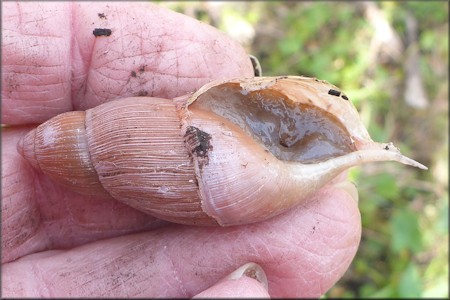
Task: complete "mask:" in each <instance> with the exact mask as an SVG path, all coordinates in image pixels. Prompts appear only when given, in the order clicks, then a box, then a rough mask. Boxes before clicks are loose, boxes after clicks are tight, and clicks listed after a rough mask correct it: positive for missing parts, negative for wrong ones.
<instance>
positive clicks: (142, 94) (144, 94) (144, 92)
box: [138, 90, 148, 97]
mask: <svg viewBox="0 0 450 300" xmlns="http://www.w3.org/2000/svg"><path fill="white" fill-rule="evenodd" d="M147 95H148V91H146V90H140V91H139V92H138V97H144V96H147Z"/></svg>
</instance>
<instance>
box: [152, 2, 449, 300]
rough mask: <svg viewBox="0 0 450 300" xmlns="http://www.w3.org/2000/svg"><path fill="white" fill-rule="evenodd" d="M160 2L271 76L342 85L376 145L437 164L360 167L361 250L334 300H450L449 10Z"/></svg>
mask: <svg viewBox="0 0 450 300" xmlns="http://www.w3.org/2000/svg"><path fill="white" fill-rule="evenodd" d="M161 5H164V6H166V7H169V8H171V9H174V10H176V11H179V12H182V13H184V14H187V15H190V16H192V17H194V18H197V19H199V20H201V21H203V22H206V23H209V24H211V25H213V26H215V27H217V28H219V29H221V30H223V31H224V32H226V33H227V34H228V35H230V36H232V37H233V38H235V39H236V40H237V41H238V42H240V43H241V44H242V45H243V46H244V47H245V48H246V49H247V51H248V52H249V53H252V54H253V55H255V56H256V57H258V58H259V60H260V62H261V65H262V69H263V75H265V76H273V75H306V76H312V77H317V78H320V79H325V80H327V81H329V82H331V83H333V84H335V85H336V86H339V87H340V88H342V90H344V91H345V93H346V94H347V95H348V96H349V98H350V99H351V100H352V101H353V103H354V104H355V105H356V107H357V109H358V110H359V112H360V114H361V118H362V120H363V122H364V123H365V125H366V126H367V128H368V130H369V132H370V134H371V136H372V137H373V139H374V140H375V141H380V142H381V141H393V142H394V143H395V144H396V145H397V146H398V147H399V148H400V149H401V150H402V152H403V153H404V154H406V155H407V156H409V157H412V158H413V159H415V160H418V161H419V162H421V163H423V164H425V165H427V166H428V167H429V170H428V171H422V170H419V169H415V168H412V167H407V166H402V165H399V164H396V163H377V164H368V165H365V166H362V167H358V168H353V169H352V170H351V172H350V175H349V176H350V179H351V180H352V181H353V182H355V183H356V185H357V186H358V190H359V197H360V202H359V207H360V210H361V217H362V224H363V232H362V239H361V244H360V248H359V250H358V253H357V255H356V257H355V259H354V261H353V263H352V265H351V266H350V268H349V270H348V271H347V272H346V274H345V275H344V277H343V278H342V279H341V280H340V281H339V282H338V283H337V284H336V285H335V286H334V287H333V288H332V289H331V290H329V291H328V292H327V293H326V295H324V298H342V297H348V298H355V297H377V298H378V297H402V298H403V297H412V298H416V297H448V296H449V291H448V279H449V278H448V224H449V223H448V209H449V208H448V137H449V133H448V68H449V66H448V54H449V53H448V2H435V1H422V2H366V3H362V2H359V3H358V2H352V3H349V2H225V3H223V2H164V3H161ZM413 78H416V81H411V82H412V85H408V81H409V80H413ZM417 78H419V81H417ZM408 92H409V95H408Z"/></svg>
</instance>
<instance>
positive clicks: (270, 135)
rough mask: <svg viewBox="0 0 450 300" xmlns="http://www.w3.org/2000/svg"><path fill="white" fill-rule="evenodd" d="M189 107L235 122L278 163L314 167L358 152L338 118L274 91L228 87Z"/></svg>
mask: <svg viewBox="0 0 450 300" xmlns="http://www.w3.org/2000/svg"><path fill="white" fill-rule="evenodd" d="M223 95H226V99H224V96H223ZM191 107H192V108H194V107H195V109H201V110H206V111H211V112H213V113H214V114H216V115H219V116H221V117H223V118H225V119H227V120H229V121H231V122H232V123H234V124H235V125H237V126H239V127H240V128H241V129H242V130H244V131H245V132H246V133H247V134H248V135H250V136H251V137H252V138H253V139H254V140H256V141H258V142H259V143H260V144H262V145H264V146H265V147H266V149H267V150H268V151H270V152H271V153H272V154H273V155H274V156H275V157H277V158H278V159H280V160H284V161H293V162H301V163H303V164H311V163H316V162H320V161H324V160H327V159H330V158H334V157H338V156H343V155H345V154H348V153H350V152H353V151H355V150H356V148H355V145H354V143H353V141H352V140H351V138H350V134H349V133H348V132H347V130H346V128H345V127H344V126H343V125H342V124H341V123H340V121H339V120H338V119H337V118H336V117H334V116H333V115H332V114H330V113H329V112H327V111H325V110H323V109H321V108H318V107H315V106H313V105H312V104H306V103H296V102H295V101H293V100H292V99H290V98H288V97H287V96H285V95H284V94H282V93H281V92H279V91H276V90H272V89H267V88H266V89H255V90H246V89H244V88H242V87H241V86H240V85H239V84H238V83H224V84H221V85H219V86H216V87H213V88H211V89H209V90H208V91H207V92H206V93H204V94H202V95H201V96H199V97H198V98H197V99H196V101H195V102H194V103H192V104H191Z"/></svg>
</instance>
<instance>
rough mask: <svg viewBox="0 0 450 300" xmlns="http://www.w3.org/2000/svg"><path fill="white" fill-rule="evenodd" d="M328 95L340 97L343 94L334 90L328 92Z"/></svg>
mask: <svg viewBox="0 0 450 300" xmlns="http://www.w3.org/2000/svg"><path fill="white" fill-rule="evenodd" d="M328 94H329V95H332V96H336V97H339V96H340V95H341V92H339V91H336V90H333V89H330V90H329V91H328Z"/></svg>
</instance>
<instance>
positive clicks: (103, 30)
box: [92, 28, 112, 36]
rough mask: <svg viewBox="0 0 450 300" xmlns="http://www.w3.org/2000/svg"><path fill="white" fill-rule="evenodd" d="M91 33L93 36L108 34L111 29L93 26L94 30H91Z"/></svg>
mask: <svg viewBox="0 0 450 300" xmlns="http://www.w3.org/2000/svg"><path fill="white" fill-rule="evenodd" d="M92 33H93V34H94V35H95V36H110V35H111V33H112V30H111V29H108V28H95V29H94V31H92Z"/></svg>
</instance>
